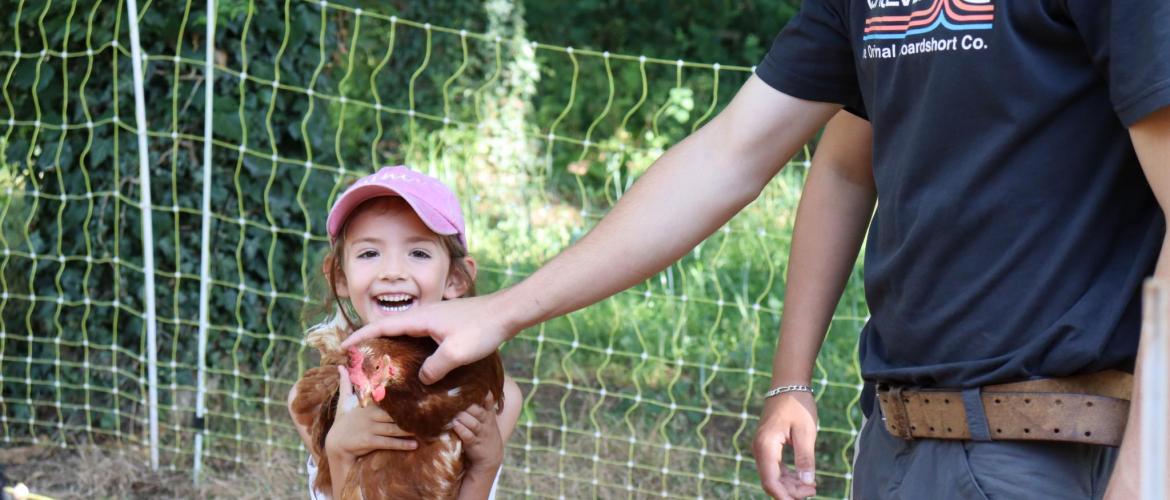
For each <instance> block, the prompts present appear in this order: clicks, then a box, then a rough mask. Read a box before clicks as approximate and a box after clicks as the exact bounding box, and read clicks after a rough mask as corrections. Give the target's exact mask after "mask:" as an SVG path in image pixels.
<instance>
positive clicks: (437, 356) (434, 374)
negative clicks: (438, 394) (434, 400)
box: [418, 344, 452, 385]
mask: <svg viewBox="0 0 1170 500" xmlns="http://www.w3.org/2000/svg"><path fill="white" fill-rule="evenodd" d="M451 364H452V363H451V361H450V360H449V359H447V352H446V351H445V350H443V345H442V344H439V348H438V349H436V350H435V353H434V354H432V355H431V356H430V357H429V358H427V359H426V361H423V364H422V367H421V368H419V370H418V379H419V380H420V381H422V383H424V384H427V385H430V384H433V383H435V382H438V381H440V380H442V379H443V377H446V376H447V372H449V371H451Z"/></svg>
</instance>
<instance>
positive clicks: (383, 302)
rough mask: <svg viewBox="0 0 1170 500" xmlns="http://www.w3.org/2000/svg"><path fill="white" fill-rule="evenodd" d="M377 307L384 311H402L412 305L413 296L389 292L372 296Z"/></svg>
mask: <svg viewBox="0 0 1170 500" xmlns="http://www.w3.org/2000/svg"><path fill="white" fill-rule="evenodd" d="M374 301H375V302H377V303H378V308H379V309H381V310H383V311H385V312H402V311H405V310H407V309H410V307H411V306H413V305H414V297H412V296H410V295H407V294H405V293H391V294H384V295H378V296H376V297H374Z"/></svg>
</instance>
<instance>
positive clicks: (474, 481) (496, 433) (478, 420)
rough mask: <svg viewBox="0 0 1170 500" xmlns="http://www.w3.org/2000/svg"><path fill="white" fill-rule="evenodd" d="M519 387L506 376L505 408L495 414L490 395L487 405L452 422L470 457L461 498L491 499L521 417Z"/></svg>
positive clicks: (493, 403) (457, 417)
mask: <svg viewBox="0 0 1170 500" xmlns="http://www.w3.org/2000/svg"><path fill="white" fill-rule="evenodd" d="M521 397H522V395H521V394H520V387H519V386H518V385H516V382H515V381H514V380H512V378H511V377H508V376H505V377H504V407H503V408H502V409H501V410H500V414H499V415H496V412H495V411H492V410H491V408H492V407H494V406H495V402H494V401H492V398H491V396H490V395H489V396H488V399H487V400H486V401H484V405H483V406H480V405H472V406H471V407H470V408H468V409H467V410H466V411H464V412H462V413H460V414H459V415H458V416H456V417H455V421H454V422H452V428H453V429H454V430H455V434H456V435H458V436H459V439H461V440H462V441H463V453H464V455H465V457H466V458H467V460H468V462H470V463H469V464H468V467H467V472H466V474H465V475H464V476H463V485H462V486H461V487H460V489H459V498H460V499H461V500H463V499H481V498H488V497H489V496H490V495H491V492H492V486H493V485H494V484H495V481H496V474H497V473H498V472H499V470H500V466H501V465H502V464H503V462H504V443H506V442H507V441H508V437H510V436H511V435H512V431H513V430H514V429H515V428H516V420H518V419H519V417H520V403H521V401H520V399H521Z"/></svg>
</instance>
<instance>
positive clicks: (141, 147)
mask: <svg viewBox="0 0 1170 500" xmlns="http://www.w3.org/2000/svg"><path fill="white" fill-rule="evenodd" d="M126 6H127V8H128V9H129V14H130V22H129V25H130V55H131V59H132V61H131V68H133V70H134V118H135V119H136V120H137V123H136V128H137V131H138V181H139V182H138V184H139V186H138V188H139V189H140V190H141V203H142V207H141V208H142V268H143V270H144V271H145V272H144V275H145V276H144V277H143V281H144V282H145V287H144V290H143V292H142V294H143V299H144V300H145V303H146V356H147V366H146V372H147V377H148V381H147V392H148V393H149V395H148V398H149V399H148V408H149V411H150V468H151V469H152V470H158V359H157V357H158V353H157V352H156V351H157V350H158V349H157V343H158V340H157V338H156V333H157V332H156V330H157V328H156V324H155V311H154V225H153V223H152V221H151V217H152V212H151V201H150V152H149V151H147V149H146V147H147V146H146V97H145V96H144V95H143V89H142V58H143V54H142V47H141V46H140V45H139V43H138V2H136V1H135V0H130V1H129V2H127V3H126Z"/></svg>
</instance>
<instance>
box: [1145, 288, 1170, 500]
mask: <svg viewBox="0 0 1170 500" xmlns="http://www.w3.org/2000/svg"><path fill="white" fill-rule="evenodd" d="M1140 363H1141V366H1142V375H1141V380H1140V381H1139V383H1140V384H1141V392H1142V394H1141V398H1142V401H1141V410H1140V411H1141V419H1140V420H1139V422H1140V425H1141V426H1142V438H1143V439H1142V443H1141V465H1140V467H1141V469H1142V470H1141V476H1140V477H1141V485H1140V487H1141V498H1143V499H1146V500H1150V499H1163V498H1167V497H1166V495H1167V494H1168V493H1170V485H1168V483H1170V475H1168V474H1167V472H1170V460H1167V455H1168V454H1170V451H1168V450H1170V433H1168V432H1167V429H1166V426H1167V422H1168V421H1170V280H1166V279H1160V278H1151V279H1149V280H1147V281H1146V285H1145V290H1144V295H1143V304H1142V359H1141V361H1140Z"/></svg>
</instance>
